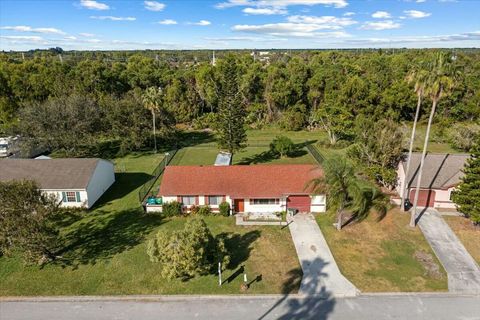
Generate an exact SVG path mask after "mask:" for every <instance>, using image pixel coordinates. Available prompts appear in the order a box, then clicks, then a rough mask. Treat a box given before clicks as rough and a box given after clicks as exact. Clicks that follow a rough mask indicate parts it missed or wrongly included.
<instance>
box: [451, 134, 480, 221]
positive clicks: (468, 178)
mask: <svg viewBox="0 0 480 320" xmlns="http://www.w3.org/2000/svg"><path fill="white" fill-rule="evenodd" d="M463 172H464V173H465V176H464V177H463V178H462V182H461V183H460V185H459V186H458V189H457V190H455V191H454V193H453V202H455V203H456V204H457V207H458V209H459V211H460V212H462V213H463V214H464V215H466V216H467V217H469V218H470V220H472V222H473V223H474V224H475V225H480V136H478V137H477V139H476V143H475V145H474V146H473V148H472V150H471V157H470V159H468V160H467V164H466V166H465V169H464V170H463Z"/></svg>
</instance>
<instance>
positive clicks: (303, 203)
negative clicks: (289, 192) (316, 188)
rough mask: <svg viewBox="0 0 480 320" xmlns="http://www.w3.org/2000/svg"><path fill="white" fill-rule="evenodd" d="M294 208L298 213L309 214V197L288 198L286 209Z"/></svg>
mask: <svg viewBox="0 0 480 320" xmlns="http://www.w3.org/2000/svg"><path fill="white" fill-rule="evenodd" d="M288 208H295V209H298V211H299V212H310V196H289V197H288V199H287V209H288Z"/></svg>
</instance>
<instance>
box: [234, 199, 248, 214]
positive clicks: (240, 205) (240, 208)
mask: <svg viewBox="0 0 480 320" xmlns="http://www.w3.org/2000/svg"><path fill="white" fill-rule="evenodd" d="M233 205H234V206H235V208H234V210H235V212H244V211H245V201H244V199H235V200H234V201H233Z"/></svg>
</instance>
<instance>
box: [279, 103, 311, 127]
mask: <svg viewBox="0 0 480 320" xmlns="http://www.w3.org/2000/svg"><path fill="white" fill-rule="evenodd" d="M306 114H307V108H306V107H305V105H304V104H302V103H297V104H295V105H294V106H293V107H290V108H288V109H287V110H286V111H284V112H283V114H282V118H281V119H280V123H279V124H280V127H281V128H282V129H285V130H292V131H298V130H301V129H302V128H303V127H304V125H305V123H306V122H307V116H306Z"/></svg>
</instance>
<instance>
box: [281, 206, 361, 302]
mask: <svg viewBox="0 0 480 320" xmlns="http://www.w3.org/2000/svg"><path fill="white" fill-rule="evenodd" d="M289 228H290V233H291V235H292V239H293V243H294V245H295V249H296V251H297V255H298V260H299V261H300V265H301V267H302V271H303V278H302V282H301V284H300V290H299V293H300V294H306V295H333V296H355V295H357V294H358V293H359V290H358V289H357V288H356V287H355V286H354V285H353V284H352V283H351V282H350V281H348V280H347V278H345V277H344V276H343V275H342V274H341V272H340V270H339V269H338V266H337V263H336V262H335V259H334V258H333V255H332V252H331V251H330V248H329V247H328V245H327V241H325V238H324V237H323V234H322V232H321V231H320V228H319V227H318V224H317V222H316V221H315V218H314V217H313V216H312V215H311V214H297V215H295V216H294V217H293V219H292V221H291V223H290V224H289Z"/></svg>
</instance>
